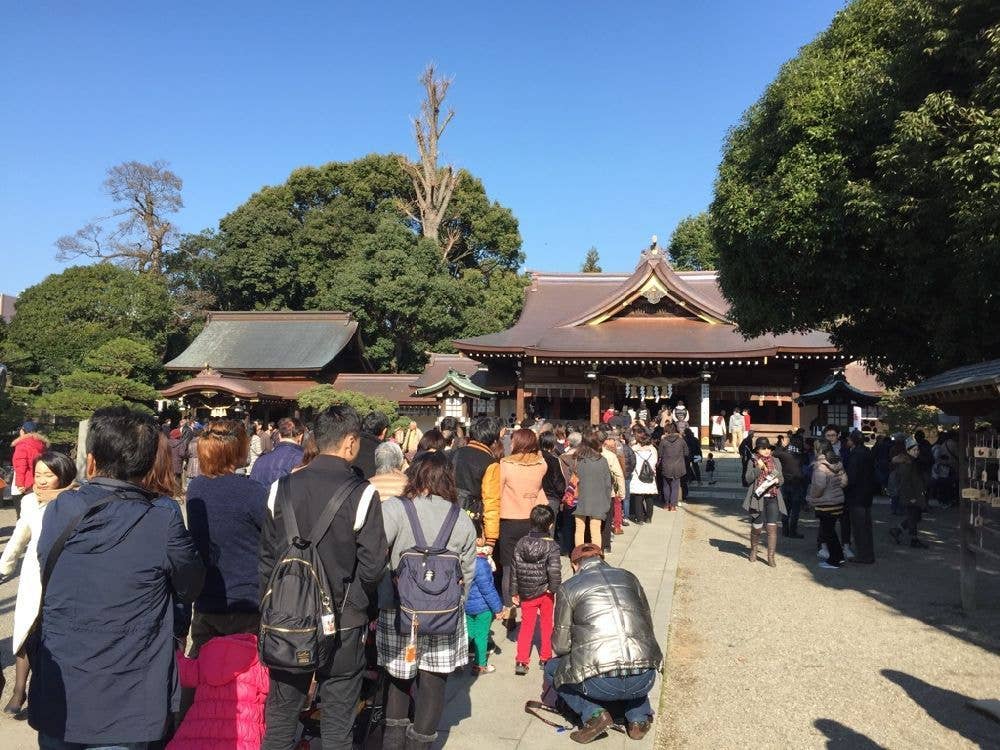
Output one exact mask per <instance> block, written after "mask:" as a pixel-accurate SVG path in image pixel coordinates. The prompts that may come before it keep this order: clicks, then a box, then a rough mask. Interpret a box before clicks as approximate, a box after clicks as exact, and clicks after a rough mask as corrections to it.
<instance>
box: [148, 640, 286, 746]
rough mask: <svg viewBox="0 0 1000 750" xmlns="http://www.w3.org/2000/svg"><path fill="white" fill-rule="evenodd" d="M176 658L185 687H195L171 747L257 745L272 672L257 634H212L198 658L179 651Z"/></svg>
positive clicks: (262, 725) (262, 732) (182, 685)
mask: <svg viewBox="0 0 1000 750" xmlns="http://www.w3.org/2000/svg"><path fill="white" fill-rule="evenodd" d="M177 662H178V666H179V668H180V681H181V687H186V688H192V687H193V688H197V690H196V691H195V694H194V704H193V705H192V706H191V708H190V710H188V712H187V714H186V715H185V716H184V721H183V722H182V723H181V725H180V728H179V729H178V730H177V733H176V734H174V738H173V739H172V740H171V741H170V744H168V745H167V750H259V748H260V741H261V739H262V738H263V737H264V704H265V703H266V701H267V688H268V673H267V667H265V666H264V665H263V664H261V663H260V660H259V659H258V658H257V636H255V635H251V634H249V633H245V634H239V635H227V636H223V637H220V638H213V639H212V640H210V641H209V642H208V643H206V644H205V645H204V646H202V647H201V651H200V652H199V653H198V657H197V658H196V659H189V658H188V657H186V656H184V655H183V654H178V655H177Z"/></svg>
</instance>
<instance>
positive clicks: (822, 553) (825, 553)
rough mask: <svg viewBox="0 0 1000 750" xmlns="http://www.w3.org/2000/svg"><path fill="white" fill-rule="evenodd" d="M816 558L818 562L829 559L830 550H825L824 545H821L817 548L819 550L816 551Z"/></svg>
mask: <svg viewBox="0 0 1000 750" xmlns="http://www.w3.org/2000/svg"><path fill="white" fill-rule="evenodd" d="M816 557H818V558H819V559H820V560H829V559H830V550H829V549H827V546H826V543H823V544H821V545H820V546H819V549H818V550H817V551H816Z"/></svg>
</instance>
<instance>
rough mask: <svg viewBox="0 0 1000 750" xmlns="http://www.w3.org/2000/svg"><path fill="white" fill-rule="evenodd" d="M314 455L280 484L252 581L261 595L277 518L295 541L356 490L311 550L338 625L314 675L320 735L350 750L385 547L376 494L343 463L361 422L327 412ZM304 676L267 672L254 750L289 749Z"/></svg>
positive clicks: (345, 410)
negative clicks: (291, 526) (342, 493)
mask: <svg viewBox="0 0 1000 750" xmlns="http://www.w3.org/2000/svg"><path fill="white" fill-rule="evenodd" d="M314 433H315V436H316V446H317V448H318V449H319V452H320V453H319V455H318V456H316V458H314V459H313V460H312V462H311V463H310V464H309V465H308V466H306V467H305V468H304V469H301V470H299V471H296V472H295V473H293V474H290V475H289V476H288V477H287V479H284V480H280V481H279V484H278V491H277V493H276V495H275V496H274V497H273V507H272V508H271V513H269V514H267V516H266V517H265V519H264V528H263V530H262V531H261V537H260V565H259V572H260V580H261V591H264V590H265V589H266V586H267V582H268V580H269V579H270V577H271V572H272V570H273V569H274V566H275V564H276V563H277V561H278V560H279V559H280V557H281V555H282V553H283V552H284V550H285V549H286V547H287V546H288V541H289V540H288V539H286V537H285V531H284V528H285V526H284V520H283V516H284V514H285V513H288V512H292V513H294V514H295V520H296V522H297V525H298V528H299V532H300V535H302V536H307V535H309V534H311V533H312V531H313V529H312V526H313V524H314V523H315V522H316V521H317V520H318V519H319V517H320V515H322V513H323V510H324V509H325V508H326V506H327V503H328V502H329V501H330V499H331V496H332V495H333V494H334V493H336V492H337V490H338V489H339V488H340V487H341V486H342V485H343V484H344V483H345V482H356V483H357V486H356V487H355V488H354V490H353V492H352V493H351V494H350V496H349V497H348V498H347V500H346V501H345V502H344V504H343V505H342V506H341V508H340V510H339V511H338V512H337V515H336V516H335V517H334V519H333V523H332V524H331V525H330V528H329V529H328V530H327V532H326V534H324V535H323V537H322V538H321V539H320V541H319V544H318V545H317V552H318V553H319V557H320V560H321V561H322V563H323V568H324V570H325V571H326V575H327V579H328V580H329V581H330V588H331V593H332V594H333V603H334V606H335V607H337V609H338V610H340V611H341V616H340V623H339V629H338V632H337V635H336V636H334V638H335V639H336V640H335V642H334V646H333V648H331V649H329V657H328V659H327V662H326V663H325V664H323V665H321V666H320V668H319V669H318V670H317V671H316V679H317V681H318V682H319V694H320V700H321V702H322V705H323V714H322V719H321V727H320V729H321V732H322V734H323V744H324V746H329V747H348V748H349V747H351V727H352V725H353V723H354V712H355V707H356V706H357V702H358V697H359V695H360V693H361V681H362V676H363V671H364V668H365V638H364V636H365V630H366V628H367V627H368V623H369V621H370V619H371V615H372V613H373V610H374V608H375V604H376V602H377V598H376V596H377V585H378V582H379V579H380V578H381V577H382V574H383V572H384V570H385V563H386V555H387V554H388V543H387V542H386V538H385V529H384V528H383V525H382V507H381V503H380V502H379V497H378V493H377V492H375V489H374V488H373V487H372V486H371V485H370V484H368V483H367V482H364V481H359V480H360V477H359V476H358V472H357V471H356V470H355V469H352V466H351V464H352V463H353V462H354V461H355V459H356V458H357V455H358V450H359V448H360V443H361V420H360V419H359V418H358V413H357V412H356V411H355V410H354V409H352V408H351V407H349V406H331V407H329V408H328V409H326V410H325V411H323V412H321V413H320V414H319V415H318V416H317V417H316V423H315V430H314ZM312 679H313V675H312V674H308V673H306V674H301V673H294V674H293V673H289V672H282V671H280V670H276V669H272V670H271V686H270V692H269V693H268V696H267V708H266V711H265V721H266V723H267V732H266V733H265V735H264V740H263V742H262V744H261V748H262V750H287V749H288V748H290V747H291V746H292V742H293V738H294V736H295V730H296V727H297V726H298V719H299V711H300V710H301V708H302V705H303V704H304V703H305V700H306V695H307V693H308V691H309V685H310V683H311V682H312Z"/></svg>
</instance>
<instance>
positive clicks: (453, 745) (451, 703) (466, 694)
mask: <svg viewBox="0 0 1000 750" xmlns="http://www.w3.org/2000/svg"><path fill="white" fill-rule="evenodd" d="M682 519H683V513H682V512H680V511H679V512H677V513H667V512H665V511H662V510H660V509H657V511H656V512H655V514H654V520H653V523H652V524H651V525H646V526H642V527H637V526H630V527H628V528H626V529H625V534H624V535H622V536H618V537H615V541H614V544H613V549H612V552H611V553H610V554H609V556H608V561H609V562H611V563H612V564H614V565H623V566H625V567H627V568H628V569H630V570H632V571H633V572H634V573H635V574H636V575H637V576H638V577H639V580H640V582H641V583H642V585H643V587H644V588H645V590H646V595H647V597H648V598H649V602H650V606H651V607H652V608H653V616H654V622H655V623H656V627H657V639H658V640H659V642H660V645H661V647H662V648H663V650H664V653H666V645H667V644H666V636H667V626H668V623H669V621H670V608H671V603H672V600H673V590H674V573H675V570H676V568H677V560H678V555H679V553H680V547H681V526H682ZM14 521H15V517H14V511H13V510H10V509H3V510H0V545H2V544H4V543H6V540H7V538H8V537H9V536H10V532H11V531H12V529H13V526H14ZM563 573H564V575H567V576H568V575H569V565H568V562H565V561H564V570H563ZM16 594H17V578H16V577H15V578H14V579H12V580H10V581H8V582H6V583H5V584H3V585H2V586H0V650H2V654H3V663H4V665H5V666H6V667H7V669H6V670H5V674H6V676H7V680H8V689H7V690H6V691H4V695H3V698H2V700H3V703H0V706H2V705H5V704H6V701H7V699H8V698H9V695H10V688H9V685H10V684H11V683H12V682H13V677H14V675H13V668H12V666H11V661H12V659H11V657H10V635H11V628H12V624H13V610H14V600H15V596H16ZM493 632H494V634H495V636H496V638H497V640H498V644H499V646H500V648H501V650H502V653H501V654H500V655H497V656H493V657H492V659H491V661H492V663H494V664H495V665H496V666H497V671H496V672H495V673H493V674H491V675H485V676H483V677H479V678H472V677H471V676H469V675H468V673H466V672H461V673H456V674H455V675H454V676H453V677H452V678H451V679H450V680H449V682H448V693H447V695H448V704H447V707H446V709H445V714H444V717H443V719H442V722H441V726H440V730H441V733H440V740H439V742H438V743H437V747H446V748H448V750H483V748H497V749H499V748H539V749H541V748H550V747H557V746H564V747H567V748H569V747H575V746H576V745H575V743H574V742H573V741H572V740H570V739H569V735H568V733H563V734H560V733H557V732H556V730H554V729H552V728H551V727H548V726H546V725H545V724H543V723H542V722H541V721H539V720H538V719H536V718H534V717H532V716H530V715H528V714H526V713H524V702H525V701H527V700H537V699H538V697H539V694H540V692H541V679H542V678H541V669H540V668H539V667H538V657H537V652H536V653H535V654H534V655H533V660H532V665H531V671H530V672H529V673H528V675H527V676H526V677H516V676H515V675H514V651H515V644H514V642H513V641H510V640H507V636H506V631H505V629H504V628H503V627H502V625H500V624H494V626H493ZM654 691H655V692H654V694H653V695H652V696H650V699H651V702H652V704H653V706H654V708H655V707H656V706H657V705H658V700H659V694H660V681H659V680H658V681H657V684H656V687H655V688H654ZM654 735H655V732H653V731H651V732H650V733H649V734H648V735H647V736H646V738H645V739H644V740H643V741H642V742H634V741H631V740H629V739H628V738H627V737H625V736H624V735H622V734H620V733H616V732H613V733H611V734H609V735H608V736H607V738H604V739H601V740H598V741H597V742H596V743H595V746H596V747H600V748H607V749H608V750H615V749H616V748H624V747H626V746H628V747H632V748H636V750H639V749H640V748H652V747H653V745H654ZM36 747H37V740H36V738H35V733H34V732H33V731H31V729H30V727H28V725H27V723H26V722H23V721H14V720H12V719H4V718H0V748H2V749H3V750H30V749H32V748H36Z"/></svg>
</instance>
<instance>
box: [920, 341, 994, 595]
mask: <svg viewBox="0 0 1000 750" xmlns="http://www.w3.org/2000/svg"><path fill="white" fill-rule="evenodd" d="M902 395H903V398H905V399H906V400H907V401H909V402H910V403H913V404H927V405H930V406H936V407H937V408H939V409H941V410H942V411H944V412H945V413H946V414H950V415H952V416H957V417H958V418H959V462H960V466H959V482H960V486H961V505H960V506H959V514H958V515H959V522H960V524H961V527H960V544H961V592H962V607H963V608H964V609H966V610H970V611H971V610H973V609H975V608H976V605H977V601H976V578H977V570H978V568H979V564H980V561H983V562H989V563H992V565H993V567H994V568H996V567H997V565H998V563H1000V481H998V476H997V473H998V467H1000V437H998V431H997V421H996V420H997V418H998V416H1000V359H994V360H992V361H990V362H981V363H979V364H974V365H967V366H965V367H957V368H955V369H953V370H948V371H947V372H943V373H941V374H940V375H935V376H934V377H932V378H928V379H927V380H925V381H923V382H922V383H918V384H917V385H915V386H914V387H912V388H910V389H908V390H905V391H903V394H902ZM977 418H991V419H992V420H993V421H992V424H991V425H990V426H986V425H985V424H984V425H983V426H981V427H980V428H979V429H977V427H976V420H977Z"/></svg>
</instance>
